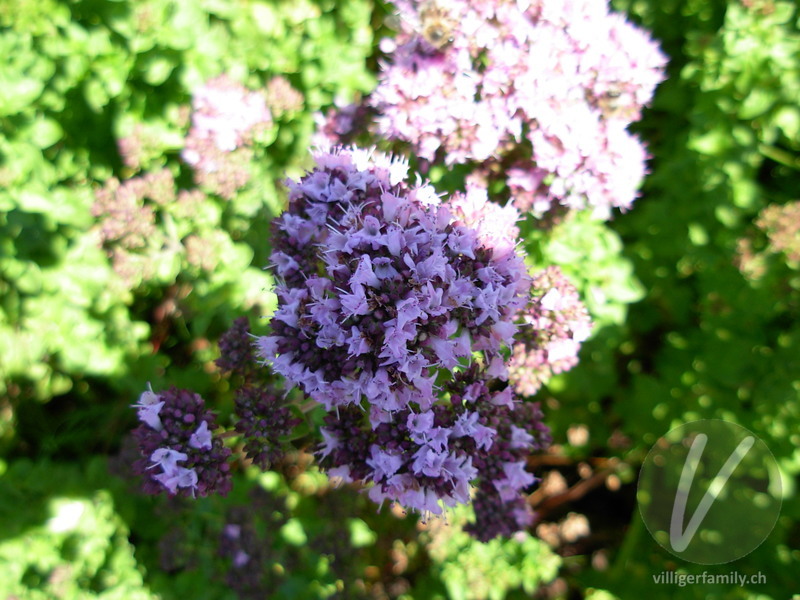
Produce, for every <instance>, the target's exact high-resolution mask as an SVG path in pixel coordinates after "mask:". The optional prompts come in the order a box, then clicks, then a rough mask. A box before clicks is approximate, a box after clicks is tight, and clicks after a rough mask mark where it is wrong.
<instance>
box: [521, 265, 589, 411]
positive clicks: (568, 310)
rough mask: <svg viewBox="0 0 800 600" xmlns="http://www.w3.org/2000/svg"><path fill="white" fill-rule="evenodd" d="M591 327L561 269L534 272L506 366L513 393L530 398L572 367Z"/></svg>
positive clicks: (584, 308) (580, 303) (586, 312)
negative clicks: (545, 384) (550, 379)
mask: <svg viewBox="0 0 800 600" xmlns="http://www.w3.org/2000/svg"><path fill="white" fill-rule="evenodd" d="M591 326H592V323H591V318H590V317H589V313H588V311H587V310H586V307H585V306H584V305H583V303H582V302H581V299H580V297H579V295H578V291H577V289H576V288H575V286H574V285H572V283H570V281H569V280H568V279H567V278H566V277H565V276H564V274H563V273H562V272H561V269H559V268H558V267H555V266H552V267H548V268H546V269H544V270H543V271H541V272H539V273H537V274H536V275H535V276H534V277H533V283H532V285H531V296H530V300H529V302H528V305H527V306H526V307H525V308H524V309H523V310H522V311H520V327H519V333H518V335H517V338H516V342H515V343H514V345H513V346H512V350H511V360H510V362H509V366H508V370H509V381H510V382H511V383H512V384H513V385H514V388H515V389H516V391H517V393H519V394H520V395H523V396H532V395H533V394H535V393H536V391H537V390H538V389H539V388H540V387H541V385H542V384H543V383H545V382H546V381H547V380H548V379H549V378H550V377H552V376H553V375H554V374H557V373H562V372H564V371H568V370H569V369H571V368H572V367H574V366H575V365H576V364H577V363H578V351H579V350H580V347H581V343H582V342H583V341H584V340H586V338H588V337H589V334H590V332H591Z"/></svg>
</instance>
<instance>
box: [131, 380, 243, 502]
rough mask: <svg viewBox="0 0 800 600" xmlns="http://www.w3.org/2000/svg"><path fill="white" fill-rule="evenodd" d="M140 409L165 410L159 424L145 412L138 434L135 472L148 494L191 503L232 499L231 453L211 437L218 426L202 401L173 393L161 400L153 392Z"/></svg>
mask: <svg viewBox="0 0 800 600" xmlns="http://www.w3.org/2000/svg"><path fill="white" fill-rule="evenodd" d="M156 399H157V402H155V401H154V400H156ZM140 404H144V405H145V406H147V407H151V406H158V405H160V410H159V412H158V415H157V416H158V422H157V423H156V422H154V421H153V419H152V418H151V417H150V413H147V412H145V413H144V414H142V410H143V409H141V408H140V409H139V412H140V414H139V419H140V421H142V422H141V424H140V425H139V427H137V428H136V429H135V430H134V431H133V436H134V439H136V441H137V443H138V445H139V451H140V454H141V458H140V459H139V460H138V461H136V463H135V464H134V470H135V471H136V472H137V473H139V474H140V475H142V476H143V478H144V485H143V487H144V490H145V491H146V492H148V493H151V494H155V493H158V492H163V491H164V490H166V491H167V492H168V493H169V494H170V495H173V496H174V495H182V496H191V497H195V496H197V495H199V496H206V495H208V494H209V493H220V494H223V495H224V494H227V492H228V491H229V490H230V488H231V479H230V466H229V465H228V462H227V459H228V457H229V456H230V454H231V451H230V450H229V449H228V448H225V447H224V446H223V445H222V441H221V440H220V439H219V438H215V437H214V436H213V435H212V433H211V431H212V430H213V429H214V428H216V425H215V423H214V417H213V415H212V414H211V412H210V411H207V410H205V403H204V402H203V399H202V398H201V397H200V396H198V395H197V394H194V393H192V392H189V391H186V390H179V389H176V388H171V389H169V390H167V391H166V392H162V393H160V394H156V393H155V392H153V391H152V388H151V389H149V390H148V391H147V392H145V393H144V394H142V398H141V399H140ZM134 406H136V405H134ZM209 424H210V425H209ZM154 425H158V427H154Z"/></svg>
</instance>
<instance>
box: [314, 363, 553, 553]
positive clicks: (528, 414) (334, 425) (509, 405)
mask: <svg viewBox="0 0 800 600" xmlns="http://www.w3.org/2000/svg"><path fill="white" fill-rule="evenodd" d="M444 392H445V397H447V398H448V402H446V403H443V404H442V403H440V404H436V405H434V406H432V407H431V408H430V409H428V410H425V411H422V412H413V411H412V410H410V409H405V410H401V411H398V412H396V413H395V414H393V415H392V419H391V420H390V421H386V422H383V423H380V424H379V425H378V426H377V427H374V426H372V425H371V424H370V423H369V421H368V419H367V418H366V415H365V413H364V412H363V411H362V410H360V409H359V408H358V407H353V406H348V407H346V408H343V409H340V410H339V411H338V412H337V413H329V414H328V415H327V416H326V418H325V427H323V428H322V434H323V437H324V439H325V443H324V444H323V447H322V449H321V461H320V464H321V465H322V466H323V467H324V468H326V469H328V472H329V474H330V475H331V476H336V477H341V478H342V479H343V480H345V481H353V480H361V481H365V482H374V485H373V486H372V487H371V488H370V490H369V496H370V498H371V499H372V500H374V501H375V502H377V503H380V504H382V503H383V502H384V501H386V500H388V501H390V502H398V503H399V504H401V505H402V506H405V507H408V508H411V509H414V510H417V511H419V512H420V513H422V514H423V515H424V516H428V515H440V514H442V512H443V505H444V506H454V505H456V504H457V503H459V504H463V503H467V502H469V501H470V489H471V484H472V483H473V481H475V480H478V481H479V484H478V491H477V494H476V496H475V502H476V504H475V508H476V519H477V521H476V526H475V527H476V532H480V535H479V537H480V538H481V539H487V540H488V539H491V538H493V537H495V536H496V535H505V534H508V533H512V532H515V531H518V530H519V529H520V528H524V527H526V526H527V525H529V524H530V523H531V520H532V514H531V511H530V509H529V508H528V506H527V504H526V503H525V501H524V498H523V497H522V496H521V495H520V492H522V491H523V490H524V489H525V488H527V487H529V486H531V485H532V484H533V483H534V482H535V478H534V476H533V475H532V474H530V473H529V472H527V471H526V470H525V465H526V457H527V456H528V455H529V454H530V453H531V452H532V451H535V450H540V449H542V448H543V447H544V445H546V444H547V443H548V442H549V435H548V431H547V428H546V427H545V426H544V425H543V424H542V420H541V417H542V415H541V412H540V411H539V408H538V405H535V404H520V403H518V402H515V401H514V395H513V393H512V390H511V388H510V387H505V388H504V389H502V390H499V391H492V390H490V387H489V384H488V380H487V375H486V373H485V372H483V371H482V370H481V369H479V368H478V367H477V365H473V366H472V367H470V368H468V369H467V370H466V371H463V372H460V373H458V374H456V375H455V376H454V377H453V379H452V380H451V381H450V382H448V383H447V384H446V385H445V388H444Z"/></svg>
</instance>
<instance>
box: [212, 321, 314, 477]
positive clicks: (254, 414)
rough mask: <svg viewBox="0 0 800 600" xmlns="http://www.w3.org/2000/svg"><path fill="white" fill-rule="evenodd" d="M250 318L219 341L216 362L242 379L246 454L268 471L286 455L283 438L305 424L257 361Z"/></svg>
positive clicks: (239, 394) (238, 405)
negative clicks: (293, 413) (294, 413)
mask: <svg viewBox="0 0 800 600" xmlns="http://www.w3.org/2000/svg"><path fill="white" fill-rule="evenodd" d="M252 342H253V337H252V336H251V334H250V326H249V324H248V321H247V317H240V318H238V319H236V321H234V323H233V325H232V326H231V328H230V329H229V330H228V331H227V332H225V334H224V335H223V336H222V337H221V338H220V340H219V349H220V357H219V358H218V359H217V361H216V363H217V366H219V367H220V368H221V369H222V370H223V371H230V372H232V373H234V374H236V375H238V376H239V377H240V380H239V381H238V384H239V386H238V388H237V390H236V396H235V411H234V412H235V414H236V417H237V421H236V424H235V429H236V431H237V432H238V433H239V434H240V435H241V436H242V441H243V443H244V448H243V450H244V454H245V456H246V457H247V458H249V459H250V460H252V461H253V462H254V463H255V464H256V465H258V466H259V467H261V468H262V469H267V468H269V466H270V465H271V464H273V463H275V462H276V461H277V460H278V459H280V458H282V457H283V456H284V454H285V452H284V450H285V448H284V444H283V441H282V438H283V437H284V436H286V435H288V434H289V433H290V432H291V431H292V430H293V429H294V428H295V427H297V426H298V425H299V424H300V423H301V419H299V418H297V417H294V416H293V415H292V413H291V411H290V409H289V404H288V402H287V400H286V394H285V393H284V392H283V391H281V390H279V389H277V388H276V386H275V385H273V382H272V381H271V380H270V379H271V378H270V373H269V371H268V370H265V369H264V368H263V367H262V366H261V365H258V364H257V362H256V357H255V353H254V352H253V343H252Z"/></svg>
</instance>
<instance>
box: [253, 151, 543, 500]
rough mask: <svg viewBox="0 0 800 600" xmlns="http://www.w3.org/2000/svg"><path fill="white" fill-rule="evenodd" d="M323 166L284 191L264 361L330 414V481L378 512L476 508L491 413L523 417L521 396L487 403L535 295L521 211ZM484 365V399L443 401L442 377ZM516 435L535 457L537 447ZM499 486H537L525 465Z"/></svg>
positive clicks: (331, 163) (377, 160)
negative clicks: (359, 490) (362, 496)
mask: <svg viewBox="0 0 800 600" xmlns="http://www.w3.org/2000/svg"><path fill="white" fill-rule="evenodd" d="M316 160H317V167H316V168H315V169H314V170H313V171H312V172H310V173H308V174H307V175H306V176H304V177H303V178H301V179H300V181H296V182H295V181H290V182H288V186H289V208H288V210H287V211H286V212H285V213H284V214H283V215H282V216H281V217H279V218H278V219H276V221H275V223H274V235H273V241H274V242H273V243H274V248H275V250H274V252H273V254H272V257H271V260H272V263H273V265H274V269H275V272H276V274H277V276H278V277H279V278H280V279H281V283H280V284H279V285H278V287H277V290H276V291H277V294H278V298H279V304H278V310H277V311H276V312H275V314H274V315H273V317H272V321H271V327H272V335H270V336H264V337H261V338H259V339H258V341H257V346H258V351H259V353H260V355H261V356H262V358H264V359H265V360H266V361H267V362H269V363H271V365H272V366H273V368H274V369H275V371H276V372H277V373H279V374H280V375H282V376H283V377H285V378H286V379H287V380H288V381H289V382H290V383H292V384H295V385H298V386H300V387H301V388H302V389H303V391H304V392H305V393H306V394H307V395H308V396H310V397H311V398H312V399H314V400H316V401H317V402H319V403H321V404H323V405H324V406H325V408H326V409H327V410H328V411H331V414H329V415H328V419H327V423H328V426H327V427H326V428H324V429H323V436H324V437H325V440H326V441H325V444H324V445H323V448H322V450H321V454H322V456H323V457H324V458H325V459H326V462H324V463H323V464H324V466H327V467H328V468H329V469H331V472H332V474H335V475H339V476H342V477H345V478H349V479H358V480H362V481H365V482H374V483H375V486H374V487H373V488H372V491H371V492H370V495H371V497H372V498H373V499H375V500H376V501H382V500H386V499H388V500H390V501H397V502H400V503H402V504H403V505H405V506H407V507H409V508H412V509H416V510H419V511H420V512H423V513H434V514H438V513H440V512H441V507H440V505H439V502H440V501H443V502H444V504H446V505H452V504H454V503H457V502H460V503H463V502H467V501H468V500H469V489H470V482H471V481H472V480H473V479H474V478H475V477H477V476H478V474H479V468H480V467H478V466H477V465H476V464H475V462H474V461H476V460H477V459H478V458H480V456H481V454H480V453H481V452H483V453H486V452H489V451H491V448H492V447H493V444H494V442H495V438H496V434H497V428H496V427H490V426H489V425H487V424H485V422H484V421H488V420H490V417H489V414H488V413H486V414H484V413H482V412H481V410H482V409H481V408H480V407H481V406H482V405H484V404H485V405H486V406H485V407H484V408H485V410H488V411H489V412H491V410H493V409H492V408H491V407H500V406H503V407H505V410H506V411H507V414H506V417H507V418H508V419H510V420H513V414H512V413H513V407H514V404H513V395H512V391H511V389H510V388H506V389H505V390H503V391H501V392H496V393H494V392H492V393H490V392H489V391H488V388H487V387H486V383H485V381H484V379H487V378H491V377H504V376H506V375H507V371H506V367H505V364H504V359H503V356H502V354H501V350H502V349H503V348H505V347H507V346H509V345H510V344H511V343H512V341H513V336H514V334H515V333H516V330H517V327H516V325H515V324H514V319H515V317H516V314H517V311H518V310H519V309H520V308H521V307H523V306H524V305H525V302H526V298H527V294H528V291H529V284H530V280H529V278H528V277H527V275H526V270H525V267H524V264H523V262H522V260H521V258H520V257H519V256H518V255H517V253H516V249H515V233H516V228H515V225H514V223H515V221H516V219H517V217H518V215H517V213H516V210H515V209H513V208H512V207H508V208H505V209H503V208H500V207H499V206H496V205H494V204H492V203H490V202H488V200H487V198H486V194H485V192H482V191H481V190H480V189H479V188H475V189H471V190H470V191H469V192H468V193H467V194H466V195H458V196H456V197H455V198H454V199H453V200H451V201H450V202H442V201H441V200H440V198H439V197H438V195H437V194H436V192H435V190H434V189H433V188H432V187H430V186H429V185H427V184H422V183H417V184H416V185H409V184H408V183H406V182H405V178H406V175H407V169H408V167H407V164H406V163H405V162H403V161H401V160H397V159H391V158H389V157H386V156H383V155H380V154H376V153H372V152H367V151H362V150H356V149H334V150H332V151H331V152H323V153H318V154H317V155H316ZM473 353H482V355H483V359H482V363H483V365H484V370H482V371H481V372H480V373H481V376H480V377H478V376H477V375H475V376H474V381H472V382H471V383H472V384H474V385H475V386H477V387H475V388H474V389H473V390H472V391H466V392H465V391H463V390H462V391H460V392H459V394H457V395H451V397H450V402H451V405H450V406H446V405H442V404H441V403H440V399H441V400H442V401H444V400H443V391H442V390H441V389H440V382H439V379H438V378H439V376H440V375H441V374H442V373H443V372H457V371H458V370H459V369H463V368H465V367H466V365H468V364H469V363H470V361H471V360H472V358H473ZM481 386H483V387H481ZM473 405H474V406H473ZM523 434H524V435H523ZM514 435H516V436H517V438H515V439H517V442H518V443H519V448H527V449H529V448H530V446H531V444H532V443H533V439H534V438H533V436H531V435H529V434H525V433H524V432H522V433H519V434H514ZM370 436H372V437H370ZM375 436H377V437H375ZM522 466H523V467H524V465H522ZM509 469H512V467H509ZM495 476H496V477H495V479H496V480H497V481H498V482H501V483H500V485H501V487H502V489H503V490H512V489H513V490H515V493H516V492H517V491H518V490H519V489H521V488H523V487H525V486H527V485H530V484H531V483H532V482H533V478H532V476H530V475H528V474H526V473H524V469H520V468H518V467H516V466H515V467H513V469H512V470H511V471H508V472H506V471H505V470H503V469H501V470H500V471H498V472H497V473H495ZM502 482H506V483H502ZM504 494H506V495H511V492H510V491H508V492H504ZM504 497H505V496H504Z"/></svg>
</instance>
